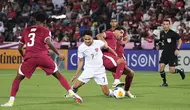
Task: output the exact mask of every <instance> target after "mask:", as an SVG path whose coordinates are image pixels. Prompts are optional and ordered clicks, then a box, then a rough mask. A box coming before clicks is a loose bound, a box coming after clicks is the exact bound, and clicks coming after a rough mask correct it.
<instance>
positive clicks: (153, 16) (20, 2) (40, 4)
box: [0, 0, 190, 48]
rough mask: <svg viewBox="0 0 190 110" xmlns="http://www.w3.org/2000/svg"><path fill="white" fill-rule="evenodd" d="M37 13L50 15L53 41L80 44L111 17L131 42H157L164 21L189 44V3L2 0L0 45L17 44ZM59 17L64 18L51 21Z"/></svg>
mask: <svg viewBox="0 0 190 110" xmlns="http://www.w3.org/2000/svg"><path fill="white" fill-rule="evenodd" d="M36 11H44V12H46V13H47V15H48V16H49V18H50V19H49V20H48V21H47V27H48V28H49V29H50V30H51V31H52V35H53V39H54V40H55V41H56V42H72V41H74V42H75V41H78V42H80V41H81V35H82V33H83V32H84V31H85V30H86V29H91V30H92V31H93V32H94V35H96V34H97V33H99V32H100V31H103V30H105V29H109V28H110V24H109V23H110V19H111V18H113V17H116V18H117V20H118V21H119V24H120V25H121V26H123V27H124V28H125V29H126V30H127V31H128V34H127V36H128V37H129V39H130V42H137V43H141V41H142V40H146V41H148V42H154V41H155V40H158V39H159V38H160V30H162V26H161V23H162V21H163V19H166V18H167V19H170V21H171V24H172V25H171V28H172V29H173V30H175V31H176V32H178V33H179V34H180V36H181V37H182V40H183V42H185V43H188V42H189V41H190V1H189V0H1V4H0V42H4V41H6V42H17V41H19V38H20V37H19V36H20V35H21V32H22V30H23V29H24V28H26V27H27V26H31V25H33V24H34V23H35V20H34V18H33V13H34V12H36ZM61 14H65V15H66V18H64V19H53V18H51V16H52V15H61ZM137 48H138V47H137Z"/></svg>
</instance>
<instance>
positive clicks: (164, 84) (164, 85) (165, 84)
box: [160, 83, 168, 87]
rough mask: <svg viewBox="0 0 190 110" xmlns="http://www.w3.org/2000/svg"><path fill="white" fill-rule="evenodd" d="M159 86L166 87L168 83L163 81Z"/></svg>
mask: <svg viewBox="0 0 190 110" xmlns="http://www.w3.org/2000/svg"><path fill="white" fill-rule="evenodd" d="M160 87H168V83H163V84H161V85H160Z"/></svg>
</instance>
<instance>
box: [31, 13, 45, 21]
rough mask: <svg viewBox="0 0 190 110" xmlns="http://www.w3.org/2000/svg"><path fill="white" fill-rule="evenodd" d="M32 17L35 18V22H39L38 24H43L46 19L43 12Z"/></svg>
mask: <svg viewBox="0 0 190 110" xmlns="http://www.w3.org/2000/svg"><path fill="white" fill-rule="evenodd" d="M34 17H35V19H36V21H39V22H44V21H45V20H47V19H48V16H47V14H46V13H44V12H36V13H35V14H34Z"/></svg>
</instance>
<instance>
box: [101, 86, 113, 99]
mask: <svg viewBox="0 0 190 110" xmlns="http://www.w3.org/2000/svg"><path fill="white" fill-rule="evenodd" d="M100 87H101V89H102V92H103V93H104V95H106V96H111V97H114V94H113V91H112V90H111V89H109V88H108V85H100Z"/></svg>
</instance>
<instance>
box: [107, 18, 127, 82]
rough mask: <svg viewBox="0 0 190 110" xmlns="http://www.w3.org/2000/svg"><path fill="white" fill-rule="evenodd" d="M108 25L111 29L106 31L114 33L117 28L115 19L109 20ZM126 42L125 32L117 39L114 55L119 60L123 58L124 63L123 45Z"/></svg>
mask: <svg viewBox="0 0 190 110" xmlns="http://www.w3.org/2000/svg"><path fill="white" fill-rule="evenodd" d="M110 25H111V28H110V29H108V30H107V31H111V32H114V30H115V29H116V27H117V26H118V22H117V19H116V18H111V22H110ZM127 42H128V38H127V34H126V31H125V33H124V34H123V36H122V37H120V38H119V39H117V42H116V53H117V56H118V57H119V58H123V59H124V60H125V61H126V58H125V55H124V46H125V44H126V43H127ZM112 74H113V76H114V77H115V73H112ZM116 76H117V75H116ZM120 77H121V74H120ZM119 79H120V78H119Z"/></svg>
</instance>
